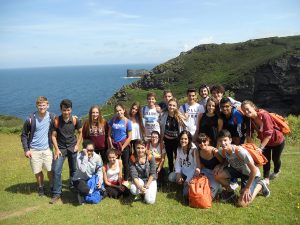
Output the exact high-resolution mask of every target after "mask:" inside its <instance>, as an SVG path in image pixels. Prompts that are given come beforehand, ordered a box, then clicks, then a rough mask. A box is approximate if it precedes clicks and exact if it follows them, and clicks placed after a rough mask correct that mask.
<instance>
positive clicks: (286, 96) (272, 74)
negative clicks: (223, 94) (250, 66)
mask: <svg viewBox="0 0 300 225" xmlns="http://www.w3.org/2000/svg"><path fill="white" fill-rule="evenodd" d="M246 77H247V78H246V79H245V80H244V81H241V82H238V83H236V84H234V85H230V86H228V87H226V88H227V89H230V90H232V91H233V92H234V93H235V97H236V99H239V100H244V99H250V100H252V101H253V102H255V103H256V104H257V105H258V106H259V107H261V108H264V109H267V110H269V111H273V112H277V113H280V114H282V115H288V114H295V115H299V114H300V53H298V54H297V53H296V54H292V55H287V56H283V57H281V58H279V59H276V60H274V61H272V62H269V63H266V64H264V65H261V66H259V67H257V68H256V70H255V71H253V72H252V73H250V74H247V75H246Z"/></svg>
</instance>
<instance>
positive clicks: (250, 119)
mask: <svg viewBox="0 0 300 225" xmlns="http://www.w3.org/2000/svg"><path fill="white" fill-rule="evenodd" d="M197 92H198V93H199V96H200V101H197ZM224 93H225V90H224V87H223V86H222V85H214V86H212V87H211V88H209V87H208V86H207V85H201V86H200V87H199V89H198V90H196V89H194V88H189V89H188V90H187V92H186V94H187V102H186V103H184V104H182V105H179V103H178V101H177V99H176V98H175V97H174V96H173V94H172V91H171V90H165V91H164V92H163V101H162V102H160V103H157V102H156V94H155V93H153V92H149V93H148V94H147V105H145V106H141V105H140V103H138V102H134V103H133V104H132V105H131V107H130V109H129V111H127V110H126V108H125V107H124V105H122V104H119V103H118V104H116V105H115V107H114V115H113V116H112V118H111V119H110V120H108V121H107V120H105V119H104V117H103V115H102V113H101V109H100V107H99V106H97V105H94V106H92V107H91V108H90V110H89V114H88V118H87V119H86V120H85V121H83V122H82V121H81V120H79V119H78V118H77V117H76V116H74V115H72V101H71V100H69V99H64V100H62V101H61V103H60V110H61V115H59V116H56V115H54V114H53V113H51V112H49V111H48V107H49V103H48V100H47V98H46V97H44V96H40V97H38V98H37V101H36V107H37V111H36V112H34V113H32V114H31V115H30V116H29V117H28V118H27V119H26V121H25V123H24V127H23V131H22V134H21V142H22V145H23V149H24V152H25V156H26V157H27V158H29V159H30V164H31V168H32V171H33V173H34V174H35V177H36V180H37V184H38V194H39V195H40V196H43V195H45V187H44V175H43V168H45V169H46V170H47V172H48V174H47V175H48V179H49V184H50V187H49V188H50V189H49V190H51V193H52V198H51V200H50V203H51V204H54V203H56V202H58V201H59V200H60V198H61V194H62V178H61V176H62V168H63V164H64V161H65V159H66V158H67V159H68V165H69V177H70V180H69V187H70V189H73V190H75V191H76V193H77V197H78V202H79V204H83V203H84V202H88V196H89V195H91V194H92V192H93V190H99V192H100V194H101V195H102V197H103V196H108V197H111V198H119V197H121V196H123V197H126V196H128V195H130V194H132V195H133V196H135V197H134V198H135V199H143V200H144V202H145V203H147V204H153V203H155V201H156V195H157V189H158V187H160V186H163V185H165V183H166V182H167V180H168V182H170V183H172V182H173V183H176V186H177V187H178V188H179V190H180V192H181V195H182V197H183V200H185V202H186V201H187V200H188V198H189V196H188V193H189V192H188V190H189V183H190V181H191V180H192V179H193V178H194V177H197V176H206V177H207V178H208V180H209V185H210V189H211V195H212V199H216V198H222V199H224V200H225V201H226V200H230V199H233V198H234V197H235V196H236V191H235V190H236V189H237V188H238V187H239V186H241V187H240V195H239V197H238V198H237V199H238V200H237V202H236V203H237V205H238V206H240V207H246V206H248V205H249V204H250V203H251V202H252V201H253V200H254V198H255V197H256V195H257V194H259V193H260V194H261V195H263V196H265V197H268V196H269V195H270V190H269V188H268V186H269V183H270V180H271V179H275V178H276V177H278V176H279V173H280V168H281V160H280V157H281V153H282V151H283V148H284V136H283V133H282V132H281V131H280V130H279V129H277V127H276V123H275V122H274V121H273V119H272V117H271V116H270V114H269V112H267V111H266V110H263V109H258V108H257V107H256V106H255V104H254V103H253V102H251V101H249V100H246V101H243V102H242V103H241V102H239V101H236V100H234V99H233V98H231V97H224ZM254 132H256V133H257V138H258V139H259V141H260V145H259V149H258V150H259V151H260V152H262V154H263V155H264V156H265V157H266V158H267V160H268V162H267V163H266V164H265V165H263V176H261V173H260V169H259V167H257V165H256V164H255V162H254V160H253V159H252V157H251V155H250V154H249V152H248V151H247V150H246V149H245V148H243V146H241V144H242V143H245V142H253V133H254ZM81 142H82V146H83V147H82V150H81V151H80V143H81ZM52 149H53V151H52ZM166 156H167V159H168V168H165V167H164V166H165V165H164V162H165V158H166ZM271 160H272V161H273V163H274V169H273V172H272V173H271ZM92 179H93V182H92ZM91 185H92V186H93V185H94V186H93V187H92V186H91Z"/></svg>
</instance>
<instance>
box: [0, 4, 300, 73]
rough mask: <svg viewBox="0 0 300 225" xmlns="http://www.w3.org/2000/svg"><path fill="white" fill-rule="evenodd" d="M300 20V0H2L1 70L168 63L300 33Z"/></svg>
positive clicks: (0, 18) (0, 6) (0, 5)
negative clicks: (213, 46) (214, 48)
mask: <svg viewBox="0 0 300 225" xmlns="http://www.w3.org/2000/svg"><path fill="white" fill-rule="evenodd" d="M297 21H298V22H297ZM299 21H300V1H299V0H284V1H283V0H251V1H241V0H151V1H149V0H147V1H143V0H0V68H23V67H42V66H64V65H101V64H140V63H141V64H142V63H155V64H156V63H157V64H160V63H164V62H165V61H167V60H169V59H171V58H174V57H176V56H178V55H179V54H180V52H182V51H188V50H190V49H191V48H193V47H195V46H197V45H199V44H207V43H217V44H220V43H235V42H243V41H247V40H249V39H256V38H264V37H271V36H291V35H299V34H300V23H299Z"/></svg>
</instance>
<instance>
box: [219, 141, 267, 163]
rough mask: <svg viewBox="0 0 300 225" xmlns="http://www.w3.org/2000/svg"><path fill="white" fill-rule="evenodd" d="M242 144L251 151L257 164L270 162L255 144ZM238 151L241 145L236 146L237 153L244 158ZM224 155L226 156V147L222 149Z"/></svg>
mask: <svg viewBox="0 0 300 225" xmlns="http://www.w3.org/2000/svg"><path fill="white" fill-rule="evenodd" d="M241 146H242V147H243V148H244V149H246V150H247V151H248V152H249V154H250V155H251V157H252V159H253V161H254V164H255V165H256V166H263V165H265V164H266V163H267V162H268V160H267V158H266V157H265V156H264V155H263V154H262V153H261V152H260V151H259V150H258V149H259V148H258V147H257V146H256V145H255V144H253V143H245V144H242V145H241ZM238 153H239V147H238V146H235V154H236V156H237V158H238V159H239V160H242V158H241V157H240V155H239V154H238ZM222 156H223V157H224V158H225V149H223V150H222Z"/></svg>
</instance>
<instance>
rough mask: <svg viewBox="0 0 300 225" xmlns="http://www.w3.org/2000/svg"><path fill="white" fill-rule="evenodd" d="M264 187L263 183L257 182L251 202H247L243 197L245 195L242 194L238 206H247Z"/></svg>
mask: <svg viewBox="0 0 300 225" xmlns="http://www.w3.org/2000/svg"><path fill="white" fill-rule="evenodd" d="M261 189H262V185H261V184H257V185H256V187H255V189H254V191H253V193H252V197H251V200H250V201H249V202H245V201H244V200H243V199H242V198H243V195H242V194H241V195H240V197H239V200H238V202H237V206H238V207H243V208H244V207H247V206H249V205H250V203H251V202H253V200H254V199H255V197H256V195H257V194H258V193H259V192H260V191H261Z"/></svg>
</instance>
